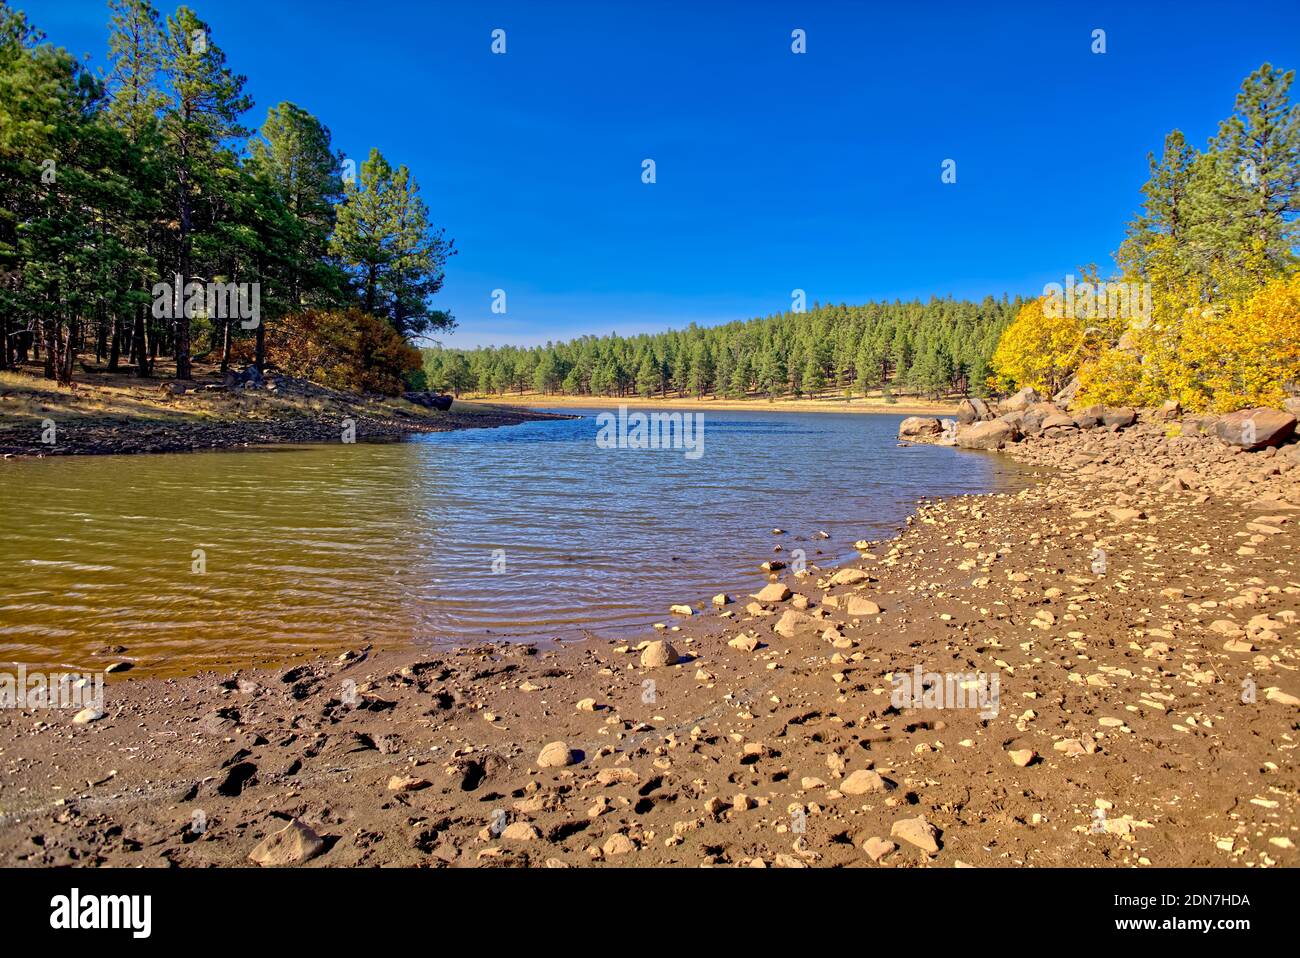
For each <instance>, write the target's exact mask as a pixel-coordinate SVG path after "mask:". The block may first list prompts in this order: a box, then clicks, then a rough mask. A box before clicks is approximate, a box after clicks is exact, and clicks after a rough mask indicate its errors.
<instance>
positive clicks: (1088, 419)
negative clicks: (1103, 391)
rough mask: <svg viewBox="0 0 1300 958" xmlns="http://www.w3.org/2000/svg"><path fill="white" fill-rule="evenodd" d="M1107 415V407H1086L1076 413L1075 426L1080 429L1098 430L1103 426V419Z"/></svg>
mask: <svg viewBox="0 0 1300 958" xmlns="http://www.w3.org/2000/svg"><path fill="white" fill-rule="evenodd" d="M1105 414H1106V407H1105V406H1086V407H1085V408H1083V409H1080V410H1078V411H1077V412H1075V414H1074V424H1075V425H1076V426H1078V427H1079V428H1080V429H1096V428H1097V427H1098V426H1100V425H1101V417H1102V416H1104V415H1105Z"/></svg>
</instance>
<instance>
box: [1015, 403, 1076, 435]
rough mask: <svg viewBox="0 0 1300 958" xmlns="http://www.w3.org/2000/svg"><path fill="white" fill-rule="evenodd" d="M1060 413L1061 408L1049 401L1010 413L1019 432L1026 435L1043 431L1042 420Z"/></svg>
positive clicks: (1044, 420)
mask: <svg viewBox="0 0 1300 958" xmlns="http://www.w3.org/2000/svg"><path fill="white" fill-rule="evenodd" d="M1061 414H1062V410H1061V408H1060V407H1059V406H1056V405H1054V404H1053V403H1050V402H1039V403H1034V404H1033V405H1032V406H1028V407H1026V408H1025V409H1022V410H1021V411H1020V412H1018V413H1013V414H1012V415H1014V416H1015V417H1016V419H1015V422H1016V425H1017V426H1018V427H1019V429H1020V431H1021V432H1023V433H1024V434H1025V435H1026V436H1037V435H1038V434H1039V433H1040V432H1042V431H1043V423H1044V422H1046V421H1047V420H1048V419H1050V418H1051V417H1052V416H1059V415H1061ZM1007 418H1008V419H1010V418H1011V417H1010V416H1008V417H1007ZM1070 422H1071V423H1073V422H1074V420H1073V419H1071V420H1070Z"/></svg>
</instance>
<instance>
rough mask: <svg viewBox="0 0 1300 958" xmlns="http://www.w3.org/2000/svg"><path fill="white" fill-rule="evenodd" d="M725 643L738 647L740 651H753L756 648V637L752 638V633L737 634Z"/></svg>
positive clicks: (734, 647)
mask: <svg viewBox="0 0 1300 958" xmlns="http://www.w3.org/2000/svg"><path fill="white" fill-rule="evenodd" d="M727 645H729V646H731V647H732V648H733V649H740V651H742V652H753V651H754V650H755V649H756V648H758V639H756V638H754V637H753V636H752V635H738V636H736V637H735V638H734V639H732V640H731V641H730V642H728V643H727Z"/></svg>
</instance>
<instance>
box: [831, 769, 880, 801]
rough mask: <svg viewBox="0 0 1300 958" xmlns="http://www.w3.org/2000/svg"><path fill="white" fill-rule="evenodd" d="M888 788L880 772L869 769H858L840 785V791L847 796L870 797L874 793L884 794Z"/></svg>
mask: <svg viewBox="0 0 1300 958" xmlns="http://www.w3.org/2000/svg"><path fill="white" fill-rule="evenodd" d="M888 787H889V786H888V785H887V784H886V783H885V780H884V779H883V778H881V777H880V773H879V772H873V771H872V770H871V769H868V768H860V769H858V770H857V771H856V772H853V773H851V774H850V775H849V776H848V777H847V778H845V779H844V781H842V782H840V784H839V790H840V791H841V792H843V793H844V794H845V795H869V794H871V793H872V792H883V791H885V790H886V789H887V788H888Z"/></svg>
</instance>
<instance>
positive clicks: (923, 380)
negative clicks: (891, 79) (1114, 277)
mask: <svg viewBox="0 0 1300 958" xmlns="http://www.w3.org/2000/svg"><path fill="white" fill-rule="evenodd" d="M1023 302H1024V301H1023V300H1021V299H1020V298H1015V299H1008V298H1007V297H1005V296H1004V297H1003V298H1001V299H995V298H993V297H988V298H986V299H984V300H983V301H982V302H979V303H975V302H970V301H966V300H953V299H932V300H930V301H929V302H927V303H922V302H906V303H904V302H893V303H880V302H872V303H867V304H866V305H862V306H847V305H844V304H840V305H838V306H823V305H817V304H814V305H813V307H812V308H811V309H809V310H807V311H805V312H798V313H796V312H787V313H782V314H780V315H776V316H768V317H764V318H761V319H751V320H747V321H737V322H733V323H728V324H726V325H725V326H714V327H710V328H701V327H698V326H695V325H694V324H692V325H690V326H688V327H686V328H685V329H682V330H673V331H669V332H664V333H658V334H654V335H650V334H642V335H638V336H618V335H609V336H600V337H597V336H583V337H581V338H580V339H575V340H572V341H568V342H561V343H548V344H547V345H545V346H536V347H533V348H519V347H515V346H502V347H495V346H489V347H484V348H480V349H474V350H468V351H466V350H453V349H438V348H434V349H426V350H425V351H424V370H425V376H426V378H427V381H428V383H429V385H430V386H432V387H434V388H438V389H446V390H450V391H452V392H455V393H457V394H459V393H461V392H466V391H470V392H479V393H495V394H502V393H506V392H510V391H519V392H522V391H525V390H536V391H538V392H542V393H563V394H566V395H573V396H614V397H618V396H633V395H639V396H645V397H656V396H657V397H678V396H695V397H701V398H702V397H705V396H723V397H732V398H742V397H746V396H750V397H753V396H762V397H768V398H777V397H780V396H803V397H810V396H818V395H823V394H829V393H833V394H837V395H845V394H853V393H856V394H859V395H862V394H865V393H866V392H867V391H870V390H876V389H880V390H881V391H882V392H883V393H884V394H885V395H886V396H889V395H890V394H891V393H898V392H904V391H906V392H910V393H914V394H916V395H920V396H928V397H934V398H937V397H940V396H944V395H950V394H956V393H961V394H965V393H967V392H970V393H973V394H976V395H983V394H984V392H985V389H986V384H987V381H988V379H989V375H990V372H991V370H990V367H989V360H990V358H991V356H992V354H993V350H994V349H995V348H996V346H997V343H998V339H999V337H1000V336H1001V335H1002V331H1003V330H1004V329H1005V328H1006V327H1007V325H1008V324H1009V323H1010V322H1011V320H1012V319H1013V318H1014V317H1015V315H1016V313H1017V312H1018V311H1019V309H1020V307H1021V305H1022V304H1023Z"/></svg>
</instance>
